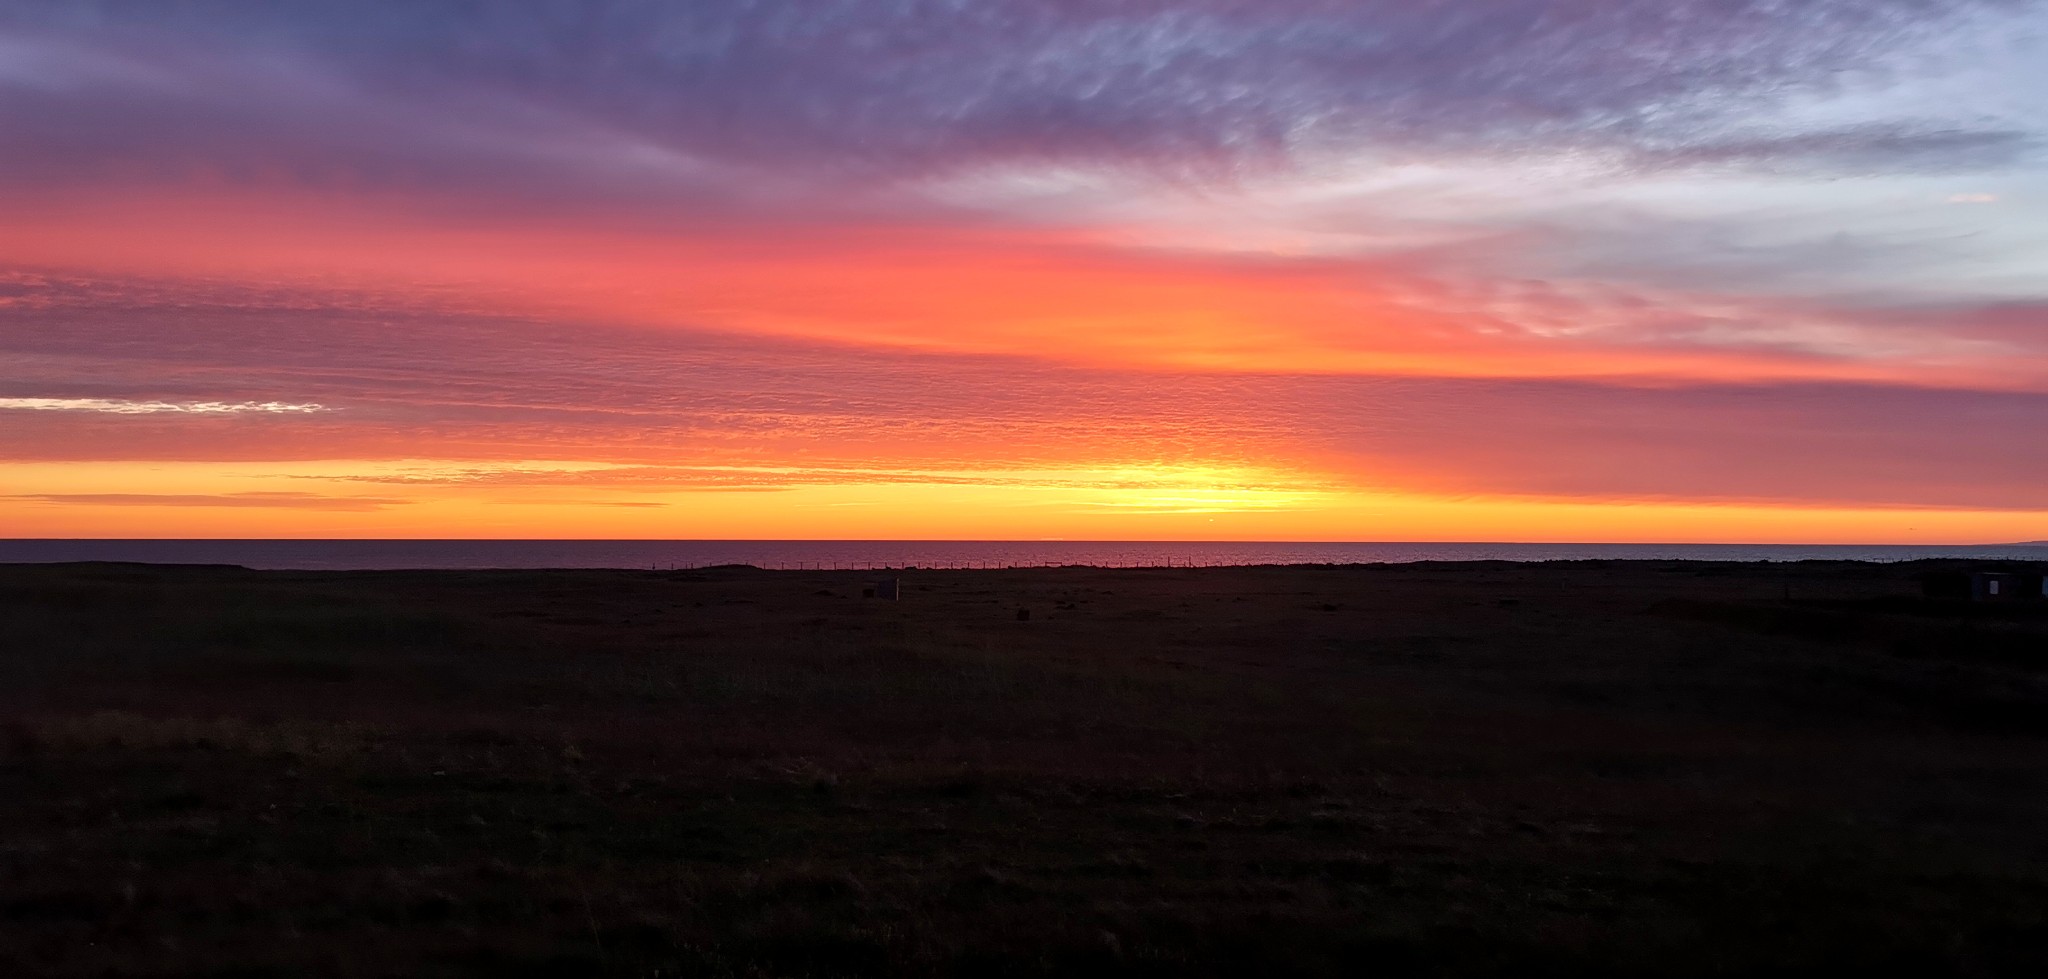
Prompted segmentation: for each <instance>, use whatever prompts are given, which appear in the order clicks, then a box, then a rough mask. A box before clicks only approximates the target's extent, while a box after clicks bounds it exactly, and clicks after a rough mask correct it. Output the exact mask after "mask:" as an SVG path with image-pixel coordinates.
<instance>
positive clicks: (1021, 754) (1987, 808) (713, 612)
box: [0, 563, 2048, 976]
mask: <svg viewBox="0 0 2048 979" xmlns="http://www.w3.org/2000/svg"><path fill="white" fill-rule="evenodd" d="M1927 567H1930V566H1926V565H1923V566H1871V565H1855V564H1795V565H1779V566H1743V565H1723V564H1656V563H1579V564H1556V565H1543V566H1526V565H1525V566H1514V565H1498V564H1486V565H1411V566H1402V567H1361V568H1341V569H1338V568H1330V569H1323V568H1263V569H1202V570H1119V571H1104V570H1088V569H1068V570H1030V571H953V572H943V571H939V572H909V573H906V574H905V575H904V576H903V580H904V600H903V601H901V602H898V603H886V602H881V601H877V600H871V599H863V598H862V597H861V590H862V587H863V585H864V584H865V583H868V582H870V581H871V580H872V579H873V578H875V577H876V575H874V574H872V573H853V572H838V573H835V572H780V573H771V572H760V571H752V570H746V569H731V570H713V571H699V572H673V573H654V572H575V571H562V572H489V573H486V572H444V573H432V572H405V573H352V574H341V573H282V572H250V571H243V570H239V569H227V568H157V567H146V566H135V565H126V566H123V565H72V566H44V567H28V566H13V567H0V627H4V632H0V975H7V976H16V975H64V976H72V975H77V976H85V975H91V976H100V975H222V976H228V975H232V976H260V975H300V974H323V975H350V976H371V975H471V974H481V975H559V974H570V975H573V974H596V973H608V974H622V975H643V976H652V975H656V974H659V975H662V976H686V975H735V976H755V975H759V976H831V975H845V974H906V975H930V976H939V975H945V976H1003V975H1034V976H1036V975H1072V974H1087V973H1094V974H1115V975H1140V976H1142V975H1185V974H1207V975H1290V974H1302V975H1370V974H1393V975H1401V974H1425V975H1434V974H1447V975H1478V974H1515V975H1528V974H1543V973H1549V974H1558V975H1584V974H1600V973H1614V974H1643V973H1654V974H1669V975H1695V974H1697V975H1709V974H1714V975H1737V974H1753V973H1757V972H1790V971H1809V970H1812V969H1815V968H1817V967H1820V966H1822V965H1827V966H1834V967H1837V968H1851V969H1858V970H1860V971H1861V972H1863V973H1866V974H1867V973H1869V972H1872V971H1879V972H1883V973H1885V974H1893V973H1898V972H1902V971H1909V970H1910V971H1917V972H1920V973H1922V974H1927V973H1933V974H1976V975H1993V974H1997V975H2042V974H2048V973H2044V971H2043V970H2044V968H2048V683H2044V677H2048V608H2044V607H2042V606H2040V605H2038V604H2037V605H2034V606H2031V607H2028V606H2018V605H2015V606H2012V607H2009V608H1996V607H1990V606H1971V605H1969V604H1968V603H1957V602H1938V601H1929V600H1923V599H1921V598H1919V597H1918V589H1917V586H1916V585H1915V583H1914V579H1913V575H1914V574H1915V573H1916V572H1918V571H1921V570H1925V569H1926V568H1927ZM1020 609H1028V610H1029V611H1030V613H1031V615H1030V619H1029V621H1019V618H1018V611H1019V610H1020Z"/></svg>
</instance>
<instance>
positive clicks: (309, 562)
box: [0, 540, 2048, 571]
mask: <svg viewBox="0 0 2048 979" xmlns="http://www.w3.org/2000/svg"><path fill="white" fill-rule="evenodd" d="M1939 557H1960V558H1978V559H2020V560H2048V545H2038V544H2034V545H2022V544H2011V545H1990V546H1969V545H1964V546H1953V547H1951V546H1930V545H1907V546H1899V545H1833V544H1400V543H1328V544H1301V543H1239V542H1231V543H1217V542H1200V541H1182V542H1172V543H1157V542H1149V543H1129V542H1118V541H726V540H684V541H652V540H616V541H607V540H576V541H552V540H0V563H21V562H30V563H40V562H51V561H143V562H150V563H161V564H239V565H242V566H244V567H249V568H271V569H295V570H309V571H321V570H359V569H387V570H388V569H401V568H663V569H667V568H697V567H705V566H709V565H719V564H750V565H753V566H755V567H760V568H771V569H797V568H826V569H840V568H885V567H894V568H901V567H920V568H933V567H935V568H981V567H989V568H996V567H1042V566H1047V565H1095V566H1100V567H1134V566H1136V567H1145V566H1154V567H1156V566H1168V565H1170V566H1175V567H1182V566H1194V567H1211V566H1220V565H1256V564H1398V563H1405V562H1411V561H1576V560H1660V561H1661V560H1689V561H1804V560H1828V561H1911V560H1915V559H1919V558H1939Z"/></svg>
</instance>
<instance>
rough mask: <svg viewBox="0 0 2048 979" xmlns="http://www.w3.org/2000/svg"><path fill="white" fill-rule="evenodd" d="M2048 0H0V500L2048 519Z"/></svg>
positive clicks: (644, 523)
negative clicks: (343, 0) (478, 0)
mask: <svg viewBox="0 0 2048 979" xmlns="http://www.w3.org/2000/svg"><path fill="white" fill-rule="evenodd" d="M2044 140H2048V2H2033V0H1171V2H1169V0H806V2H796V0H790V2H759V0H695V2H687V3H684V2H675V3H664V2H653V0H632V2H627V0H613V2H606V0H592V2H564V0H493V2H489V3H476V2H463V3H456V2H433V0H352V2H348V3H337V2H313V0H300V2H287V0H278V2H254V0H217V2H196V0H195V2H178V0H134V2H118V0H102V2H94V0H7V2H6V3H4V4H0V537H570V538H574V537H603V538H621V537H623V538H856V539H868V538H964V539H996V538H1004V539H1007V538H1019V539H1032V538H1045V537H1059V538H1072V539H1115V540H1142V539H1206V540H1230V539H1244V540H1523V541H1755V542H1766V541H1787V542H1873V543H1877V542H1957V543H1960V542H1996V541H2018V540H2034V539H2044V538H2048V143H2044Z"/></svg>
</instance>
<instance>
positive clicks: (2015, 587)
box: [1970, 571, 2043, 602]
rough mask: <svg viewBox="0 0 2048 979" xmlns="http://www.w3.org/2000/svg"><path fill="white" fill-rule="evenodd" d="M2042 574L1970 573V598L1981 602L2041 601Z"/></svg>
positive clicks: (2008, 572) (2007, 572)
mask: <svg viewBox="0 0 2048 979" xmlns="http://www.w3.org/2000/svg"><path fill="white" fill-rule="evenodd" d="M2042 595H2043V586H2042V581H2041V576H2040V575H2038V574H2027V573H2024V572H2013V571H1979V572H1977V573H1975V574H1972V575H1970V598H1971V599H1972V600H1975V601H1979V602H2026V601H2040V600H2041V598H2042Z"/></svg>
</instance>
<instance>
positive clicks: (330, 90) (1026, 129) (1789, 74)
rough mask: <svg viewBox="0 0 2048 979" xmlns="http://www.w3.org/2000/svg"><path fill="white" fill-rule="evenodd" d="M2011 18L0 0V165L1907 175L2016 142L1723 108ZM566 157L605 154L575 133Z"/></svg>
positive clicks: (634, 172)
mask: <svg viewBox="0 0 2048 979" xmlns="http://www.w3.org/2000/svg"><path fill="white" fill-rule="evenodd" d="M2025 6H2026V4H2025V3H2024V2H2023V0H1797V2H1793V0H1599V2H1593V0H1466V2H1415V0H1344V2H1337V0H1177V2H1165V0H974V2H966V0H830V2H815V3H800V4H796V3H791V4H774V3H757V2H747V0H697V2H691V3H668V2H652V0H586V2H560V0H501V2H495V3H490V4H477V3H466V2H463V3H458V2H434V0H365V2H356V3H347V4H334V3H324V2H289V0H282V2H269V3H259V2H233V0H211V2H209V0H184V2H176V0H16V2H14V3H12V4H9V5H8V7H7V9H5V10H4V11H0V40H5V41H7V42H9V44H8V46H5V47H0V122H4V124H5V125H6V126H7V128H8V129H9V131H10V132H12V133H17V134H22V135H24V136H26V137H27V138H26V139H24V140H22V141H21V142H20V143H17V144H16V145H17V147H21V148H18V149H17V150H16V152H14V153H11V154H9V155H8V158H6V159H4V160H0V167H5V168H7V169H18V170H19V169H25V170H33V171H37V172H39V173H41V174H42V175H43V176H46V177H50V176H55V175H58V174H62V173H67V172H76V171H77V169H78V168H79V167H80V166H81V165H85V166H87V167H88V168H105V167H117V166H125V167H129V168H131V169H132V168H137V167H141V168H144V169H147V168H150V167H176V166H180V165H189V166H224V167H229V168H234V167H244V168H249V169H251V170H262V169H263V168H264V167H266V166H270V167H273V168H275V167H283V168H285V169H287V170H298V171H304V172H303V173H300V174H299V176H300V177H302V178H307V179H318V178H319V177H320V174H321V173H322V172H323V168H325V169H326V170H327V171H335V170H341V171H347V172H346V173H342V174H340V175H337V176H334V177H333V179H337V180H348V179H355V180H361V179H380V180H393V181H405V180H418V181H425V182H430V183H434V184H437V185H445V184H454V183H460V181H459V180H458V179H457V177H458V175H459V176H461V177H466V178H468V179H470V180H481V181H483V182H484V184H485V185H486V186H489V185H490V184H491V182H492V181H494V180H502V181H504V182H506V184H507V185H508V186H509V187H510V188H512V189H519V188H527V189H535V188H537V187H538V185H539V184H540V183H544V182H545V181H546V180H547V179H559V178H560V176H561V175H562V173H564V172H575V173H579V174H583V175H585V176H591V174H592V170H593V168H595V169H597V170H603V171H606V174H607V175H608V176H609V178H610V179H613V180H621V179H626V180H635V179H637V180H662V179H666V180H674V181H680V182H683V183H688V182H689V181H690V180H693V179H699V178H707V175H706V174H705V173H702V172H697V171H695V170H693V167H695V166H697V165H702V166H708V167H712V168H718V167H744V168H750V169H751V170H753V171H754V172H756V173H758V171H759V169H760V168H763V167H765V168H768V169H770V170H774V171H778V172H784V173H792V174H799V175H808V176H818V175H838V176H870V177H872V176H884V177H888V176H902V175H905V174H921V173H930V172H934V171H945V170H951V169H956V168H960V167H971V166H977V165H985V164H993V163H1017V162H1058V163H1079V164H1091V165H1108V166H1137V167H1144V168H1149V169H1157V170H1164V171H1178V172H1183V173H1188V174H1193V175H1197V176H1200V175H1219V174H1227V173H1231V172H1235V171H1238V170H1241V169H1244V168H1260V167H1269V166H1285V165H1288V164H1290V163H1293V162H1297V161H1300V160H1302V159H1306V158H1313V157H1316V156H1318V155H1320V154H1328V153H1332V152H1342V153H1360V152H1367V153H1381V154H1385V155H1388V156H1391V157H1400V156H1404V155H1413V154H1443V153H1465V154H1479V155H1495V156H1499V155H1520V154H1528V153H1543V152H1576V153H1584V152H1589V151H1590V152H1594V153H1601V154H1609V155H1611V156H1612V157H1613V159H1614V161H1615V162H1616V163H1617V165H1629V166H1638V167H1641V166H1660V167H1668V166H1692V165H1699V164H1713V165H1724V164H1728V163H1733V162H1740V163H1745V164H1756V163H1769V162H1771V161H1783V162H1785V163H1786V165H1788V166H1796V165H1799V164H1800V163H1801V161H1805V162H1808V163H1811V164H1813V165H1817V166H1821V167H1824V168H1834V169H1842V168H1848V169H1852V170H1859V171H1860V170H1878V171H1883V170H1887V169H1892V168H1905V169H1910V170H1916V171H1917V170H1923V169H1927V168H1930V167H1937V166H1941V167H1946V166H1962V165H1981V164H1989V163H1996V162H1999V161H2002V160H2007V159H2010V158H2011V157H2012V155H2013V154H2014V153H2016V152H2018V151H2019V148H2020V147H2021V146H2022V145H2023V142H2024V140H2023V139H2022V137H2021V136H2020V135H2018V134H2015V133H2012V132H2008V131H2005V130H2003V129H2000V128H1997V127H1992V128H1984V127H1982V126H1978V125H1975V124H1974V123H1956V124H1955V125H1953V126H1951V127H1950V128H1953V129H1955V130H1956V131H1954V132H1949V131H1946V130H1942V129H1940V128H1936V129H1932V130H1930V129H1926V128H1925V127H1921V128H1911V126H1907V124H1908V123H1912V125H1918V124H1917V123H1913V121H1911V120H1906V121H1895V122H1894V123H1889V124H1888V123H1872V124H1870V125H1869V126H1867V127H1865V128H1860V129H1850V130H1841V129H1839V128H1836V129H1828V128H1826V127H1819V128H1816V129H1815V130H1814V131H1812V132H1788V133H1783V134H1774V135H1771V136H1767V137H1762V136H1756V135H1754V133H1747V134H1746V133H1745V131H1744V130H1743V127H1742V125H1741V124H1742V123H1743V122H1744V121H1745V120H1748V119H1750V118H1752V117H1754V116H1755V115H1757V114H1759V113H1764V114H1768V113H1769V112H1770V111H1771V110H1772V109H1773V107H1775V106H1777V105H1780V104H1781V103H1782V102H1783V101H1784V100H1786V99H1787V98H1789V97H1792V96H1796V95H1800V94H1802V93H1803V94H1805V95H1824V94H1827V93H1830V92H1834V91H1838V90H1840V89H1841V88H1842V87H1844V86H1845V85H1847V84H1850V83H1849V82H1845V81H1844V79H1845V78H1852V77H1853V78H1854V79H1856V81H1855V83H1854V84H1858V85H1863V86H1869V87H1880V88H1881V87H1882V86H1883V85H1885V84H1887V83H1888V82H1889V81H1890V80H1893V79H1895V78H1896V77H1897V76H1898V75H1899V74H1900V73H1902V72H1904V71H1906V70H1907V69H1906V68H1905V67H1902V66H1901V64H1900V63H1899V59H1897V58H1896V57H1895V55H1897V54H1898V52H1899V51H1900V50H1901V49H1902V48H1904V47H1905V46H1907V45H1909V44H1910V43H1911V42H1913V41H1915V40H1916V39H1920V38H1923V37H1925V36H1927V35H1929V34H1932V33H1938V32H1940V31H1943V30H1948V29H1952V28H1954V27H1956V26H1957V25H1959V24H1962V23H1965V22H1966V21H1967V18H1968V17H1969V16H1970V15H1973V14H1977V13H1981V12H1985V11H1992V10H2001V9H2019V8H2023V7H2025ZM10 83H11V84H10ZM1941 125H1947V124H1946V123H1943V124H1941ZM1887 126H1889V127H1890V128H1887ZM1900 126H1907V128H1900ZM593 145H595V146H598V147H600V148H602V149H604V151H605V152H603V153H597V154H588V155H586V154H583V153H582V152H581V150H583V149H586V148H589V147H591V146H593ZM138 147H147V148H148V149H149V150H151V151H152V152H150V153H148V154H143V155H138V154H136V153H135V152H133V151H134V150H135V149H137V148H138ZM628 150H632V151H633V152H628ZM669 154H672V155H669ZM591 179H593V180H596V179H597V178H596V177H594V176H591ZM600 182H601V181H600Z"/></svg>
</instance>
